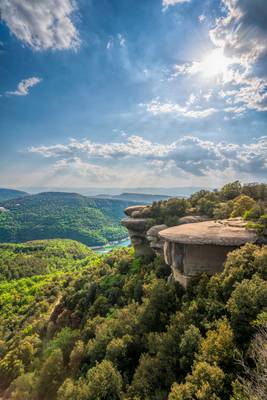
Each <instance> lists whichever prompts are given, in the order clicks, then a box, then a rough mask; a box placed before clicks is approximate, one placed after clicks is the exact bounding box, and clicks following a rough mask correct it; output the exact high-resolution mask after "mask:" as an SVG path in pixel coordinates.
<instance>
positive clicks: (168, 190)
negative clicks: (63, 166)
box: [23, 186, 215, 197]
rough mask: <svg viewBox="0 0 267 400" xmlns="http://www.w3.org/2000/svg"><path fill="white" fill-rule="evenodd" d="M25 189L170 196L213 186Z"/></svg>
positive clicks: (95, 194)
mask: <svg viewBox="0 0 267 400" xmlns="http://www.w3.org/2000/svg"><path fill="white" fill-rule="evenodd" d="M23 189H24V190H25V191H27V192H29V193H31V194H36V193H40V192H51V191H53V192H72V191H73V190H75V193H79V194H82V195H83V196H90V197H92V196H93V197H94V196H98V195H99V193H104V194H105V196H114V195H120V194H121V193H140V194H147V193H149V194H153V195H161V196H162V195H163V196H171V197H189V196H190V195H191V194H193V193H195V192H198V191H199V190H201V189H206V190H213V189H215V188H214V187H205V186H180V187H179V186H177V187H136V188H133V187H107V188H105V187H102V188H99V187H88V188H75V189H74V188H55V187H53V188H50V187H46V188H44V187H25V188H23Z"/></svg>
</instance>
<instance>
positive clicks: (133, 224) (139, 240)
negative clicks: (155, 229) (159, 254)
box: [121, 206, 154, 258]
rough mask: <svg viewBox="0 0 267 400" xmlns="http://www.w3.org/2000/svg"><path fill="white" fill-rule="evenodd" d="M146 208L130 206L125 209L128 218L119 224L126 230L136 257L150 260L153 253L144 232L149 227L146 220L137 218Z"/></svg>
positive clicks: (149, 224)
mask: <svg viewBox="0 0 267 400" xmlns="http://www.w3.org/2000/svg"><path fill="white" fill-rule="evenodd" d="M145 208H146V206H131V207H128V208H126V209H125V214H126V215H127V216H128V218H124V219H123V220H122V221H121V224H122V225H123V226H124V227H125V228H126V229H127V230H128V233H129V236H130V239H131V243H132V246H133V247H134V250H135V255H136V256H137V257H140V256H142V257H146V258H152V257H153V255H154V253H153V250H152V248H151V247H150V245H149V241H148V239H147V237H146V232H147V231H148V229H149V228H150V227H151V223H149V220H148V219H147V218H138V216H139V215H140V213H141V212H142V211H143V210H144V209H145Z"/></svg>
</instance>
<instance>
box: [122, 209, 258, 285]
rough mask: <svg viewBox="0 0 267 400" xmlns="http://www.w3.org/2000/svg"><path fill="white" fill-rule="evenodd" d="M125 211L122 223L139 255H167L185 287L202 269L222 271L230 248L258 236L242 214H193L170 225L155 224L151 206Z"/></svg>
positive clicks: (213, 271) (173, 275)
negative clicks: (220, 217)
mask: <svg viewBox="0 0 267 400" xmlns="http://www.w3.org/2000/svg"><path fill="white" fill-rule="evenodd" d="M125 214H126V215H127V216H128V218H125V219H123V220H122V225H123V226H125V227H126V228H127V229H128V232H129V236H130V239H131V242H132V245H133V247H134V250H135V254H136V256H145V257H148V258H153V257H154V256H155V255H156V254H157V255H164V260H165V263H166V264H167V265H169V266H170V267H171V269H172V278H173V279H174V280H175V281H178V282H179V283H180V284H181V285H182V286H183V287H185V288H186V287H187V285H188V283H189V282H190V280H191V279H192V278H193V277H195V276H197V275H199V274H201V273H206V274H208V275H214V274H215V273H217V272H221V271H222V270H223V267H224V262H225V260H226V257H227V254H228V253H229V252H230V251H232V250H235V249H237V248H238V247H240V246H242V245H244V244H245V243H247V242H251V243H254V242H256V241H257V240H258V237H257V235H256V233H255V232H254V231H250V230H247V229H246V222H244V221H243V220H242V219H241V218H232V219H228V220H220V221H211V220H207V218H205V217H202V216H195V215H189V216H186V217H182V218H180V219H179V221H178V225H177V226H173V227H171V228H167V226H166V225H164V224H162V225H153V226H151V222H150V221H151V220H150V219H149V216H150V215H149V209H148V208H147V206H133V207H128V208H127V209H126V210H125ZM146 216H147V218H146Z"/></svg>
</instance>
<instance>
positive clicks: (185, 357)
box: [179, 325, 201, 373]
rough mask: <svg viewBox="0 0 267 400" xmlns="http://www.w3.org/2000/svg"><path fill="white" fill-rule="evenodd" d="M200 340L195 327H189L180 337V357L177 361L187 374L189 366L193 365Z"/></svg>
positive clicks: (198, 332)
mask: <svg viewBox="0 0 267 400" xmlns="http://www.w3.org/2000/svg"><path fill="white" fill-rule="evenodd" d="M200 339H201V334H200V331H199V329H198V328H197V327H196V326H195V325H190V326H189V328H188V329H186V331H185V332H184V333H183V335H182V337H181V342H180V345H179V350H180V354H181V356H180V358H179V361H180V367H181V369H182V370H183V371H184V372H185V373H187V372H189V370H190V368H191V365H192V364H193V360H194V356H195V353H196V352H197V350H198V346H199V343H200Z"/></svg>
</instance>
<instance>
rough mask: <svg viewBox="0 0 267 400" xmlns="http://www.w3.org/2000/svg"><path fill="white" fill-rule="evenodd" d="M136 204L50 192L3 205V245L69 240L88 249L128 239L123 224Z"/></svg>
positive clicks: (0, 216) (0, 218)
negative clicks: (128, 212) (121, 223)
mask: <svg viewBox="0 0 267 400" xmlns="http://www.w3.org/2000/svg"><path fill="white" fill-rule="evenodd" d="M131 204H133V203H131V202H129V201H122V200H110V199H93V198H88V197H85V196H81V195H78V194H75V193H60V192H58V193H57V192H48V193H40V194H36V195H31V196H26V197H23V198H20V199H19V200H18V199H14V200H9V201H5V202H2V203H0V206H2V207H4V209H5V210H7V211H4V212H1V213H0V242H25V241H28V240H36V239H53V238H66V239H73V240H78V241H79V242H81V243H84V244H86V245H88V246H97V245H102V244H106V243H107V242H109V241H113V240H119V239H123V238H125V237H126V236H127V233H126V231H125V229H124V228H123V227H122V226H121V225H120V219H121V218H122V216H123V211H124V208H125V207H127V206H128V205H131Z"/></svg>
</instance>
